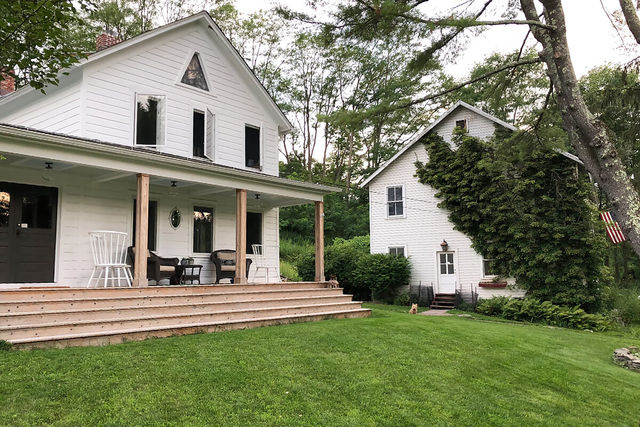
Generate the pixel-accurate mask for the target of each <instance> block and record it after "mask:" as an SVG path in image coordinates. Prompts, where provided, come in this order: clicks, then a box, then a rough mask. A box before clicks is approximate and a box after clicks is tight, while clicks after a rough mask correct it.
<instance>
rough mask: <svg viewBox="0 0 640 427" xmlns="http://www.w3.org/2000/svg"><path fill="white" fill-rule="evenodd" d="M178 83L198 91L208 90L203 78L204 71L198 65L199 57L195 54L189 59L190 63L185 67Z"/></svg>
mask: <svg viewBox="0 0 640 427" xmlns="http://www.w3.org/2000/svg"><path fill="white" fill-rule="evenodd" d="M180 82H181V83H184V84H186V85H189V86H193V87H197V88H198V89H202V90H206V91H208V90H209V85H207V79H206V78H205V77H204V71H203V70H202V64H201V63H200V56H198V54H197V53H194V54H193V56H192V57H191V61H189V65H187V69H186V70H185V71H184V74H183V75H182V80H180Z"/></svg>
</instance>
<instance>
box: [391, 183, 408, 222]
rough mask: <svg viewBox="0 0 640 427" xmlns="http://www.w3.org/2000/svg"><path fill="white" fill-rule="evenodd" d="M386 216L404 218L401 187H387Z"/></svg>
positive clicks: (402, 189)
mask: <svg viewBox="0 0 640 427" xmlns="http://www.w3.org/2000/svg"><path fill="white" fill-rule="evenodd" d="M387 214H388V216H397V217H401V216H404V187H403V186H402V185H396V186H394V187H387Z"/></svg>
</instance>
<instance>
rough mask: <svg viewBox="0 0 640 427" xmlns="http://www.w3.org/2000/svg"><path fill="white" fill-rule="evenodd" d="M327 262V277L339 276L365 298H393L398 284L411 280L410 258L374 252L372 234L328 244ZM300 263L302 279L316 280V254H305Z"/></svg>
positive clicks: (350, 290)
mask: <svg viewBox="0 0 640 427" xmlns="http://www.w3.org/2000/svg"><path fill="white" fill-rule="evenodd" d="M324 263H325V266H324V271H325V276H326V278H327V279H330V278H332V277H334V276H335V278H336V279H337V280H338V282H340V286H342V287H343V288H344V289H345V292H347V293H350V294H353V295H354V296H355V298H356V299H362V300H370V299H371V297H372V296H373V297H375V298H376V299H384V300H386V301H389V302H390V301H392V300H393V298H394V296H395V292H396V290H397V288H398V287H399V286H403V285H407V284H408V283H409V275H410V273H411V267H410V264H409V260H408V259H407V258H404V257H398V256H392V255H389V254H373V255H372V254H370V253H369V236H358V237H355V238H353V239H350V240H345V239H342V238H337V239H335V241H334V242H333V244H331V245H328V246H326V247H325V252H324ZM297 267H298V272H299V274H300V276H301V277H302V280H313V279H314V277H315V255H314V254H313V253H306V254H304V255H303V256H301V257H300V258H299V261H298V264H297Z"/></svg>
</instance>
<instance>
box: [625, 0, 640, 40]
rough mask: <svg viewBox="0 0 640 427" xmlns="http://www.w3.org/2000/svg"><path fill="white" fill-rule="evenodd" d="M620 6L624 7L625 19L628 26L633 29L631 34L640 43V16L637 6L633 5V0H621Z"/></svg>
mask: <svg viewBox="0 0 640 427" xmlns="http://www.w3.org/2000/svg"><path fill="white" fill-rule="evenodd" d="M620 7H621V8H622V14H623V15H624V19H625V21H627V27H629V30H631V34H633V37H635V39H636V42H637V43H638V44H640V18H638V14H637V13H636V8H635V7H634V6H633V3H632V1H631V0H620Z"/></svg>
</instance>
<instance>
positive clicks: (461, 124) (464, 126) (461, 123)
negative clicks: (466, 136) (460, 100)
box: [456, 119, 467, 130]
mask: <svg viewBox="0 0 640 427" xmlns="http://www.w3.org/2000/svg"><path fill="white" fill-rule="evenodd" d="M456 127H457V128H459V129H464V130H467V121H466V120H465V119H462V120H456Z"/></svg>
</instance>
